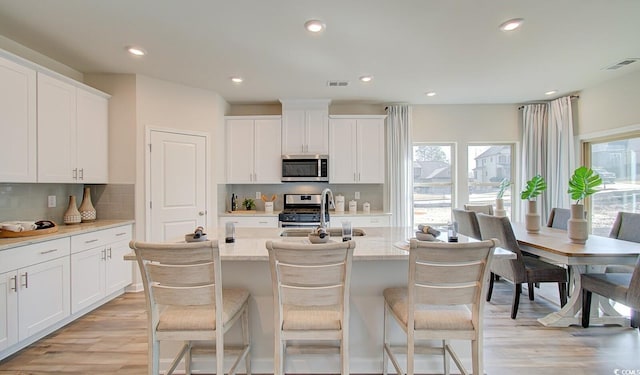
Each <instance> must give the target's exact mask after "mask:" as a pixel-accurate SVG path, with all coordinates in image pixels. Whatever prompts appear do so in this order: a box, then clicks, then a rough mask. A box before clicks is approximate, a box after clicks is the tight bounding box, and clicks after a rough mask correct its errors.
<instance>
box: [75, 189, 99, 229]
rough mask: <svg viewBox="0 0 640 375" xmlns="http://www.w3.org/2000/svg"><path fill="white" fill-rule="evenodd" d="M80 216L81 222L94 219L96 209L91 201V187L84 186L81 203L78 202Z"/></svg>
mask: <svg viewBox="0 0 640 375" xmlns="http://www.w3.org/2000/svg"><path fill="white" fill-rule="evenodd" d="M78 210H79V211H80V216H82V222H86V221H94V220H95V219H96V209H95V207H93V204H92V203H91V189H89V188H88V187H85V188H84V195H83V196H82V203H81V204H80V208H79V209H78Z"/></svg>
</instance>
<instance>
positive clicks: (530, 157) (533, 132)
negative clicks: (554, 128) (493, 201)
mask: <svg viewBox="0 0 640 375" xmlns="http://www.w3.org/2000/svg"><path fill="white" fill-rule="evenodd" d="M547 109H548V107H547V105H546V104H528V105H525V106H524V108H523V109H522V126H523V131H522V181H521V184H520V186H521V187H522V189H524V187H525V186H526V185H527V181H528V180H530V179H531V178H532V177H533V176H535V175H537V174H540V175H541V176H542V177H544V178H545V180H546V173H544V172H545V171H544V166H545V165H546V160H545V159H546V158H545V154H546V150H547V148H546V146H547V144H546V128H547V119H548V117H547V112H548V111H547ZM547 182H548V181H547ZM545 195H546V194H545V193H543V194H542V195H540V196H538V198H537V200H538V211H540V210H541V209H542V207H546V204H544V203H543V198H544V196H545ZM518 198H520V194H519V193H518ZM525 205H526V203H525V202H524V201H522V200H521V206H520V208H521V209H520V213H521V215H520V221H524V214H525V213H526V208H525ZM539 213H540V216H541V217H547V216H546V214H545V213H544V212H539Z"/></svg>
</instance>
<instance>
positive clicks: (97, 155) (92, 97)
mask: <svg viewBox="0 0 640 375" xmlns="http://www.w3.org/2000/svg"><path fill="white" fill-rule="evenodd" d="M38 182H63V183H68V182H78V183H106V182H108V98H107V97H105V96H102V95H99V94H97V93H93V92H89V91H88V90H84V89H81V88H79V87H76V86H74V85H72V84H70V83H67V82H64V81H62V80H59V79H56V78H53V77H50V76H48V75H46V74H42V73H38Z"/></svg>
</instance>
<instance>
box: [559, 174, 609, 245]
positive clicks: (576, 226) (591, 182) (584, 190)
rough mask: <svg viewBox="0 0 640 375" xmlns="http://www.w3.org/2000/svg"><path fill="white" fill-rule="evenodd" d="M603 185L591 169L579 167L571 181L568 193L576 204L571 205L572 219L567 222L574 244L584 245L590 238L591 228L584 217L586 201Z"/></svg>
mask: <svg viewBox="0 0 640 375" xmlns="http://www.w3.org/2000/svg"><path fill="white" fill-rule="evenodd" d="M600 185H602V178H600V175H598V174H597V173H596V172H594V171H593V170H592V169H591V168H587V167H585V166H582V167H578V168H577V169H576V170H575V171H573V175H572V176H571V178H570V179H569V189H568V190H567V193H569V195H570V196H571V199H573V200H575V201H576V202H575V203H574V204H572V205H571V218H570V219H569V221H568V222H567V233H568V235H569V239H570V240H571V242H573V243H579V244H583V243H585V242H586V241H587V238H589V232H588V230H589V228H588V223H587V220H586V218H585V217H584V203H583V202H584V199H585V198H586V197H588V196H590V195H591V194H593V193H595V192H596V191H597V190H596V188H597V187H598V186H600Z"/></svg>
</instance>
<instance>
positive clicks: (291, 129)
mask: <svg viewBox="0 0 640 375" xmlns="http://www.w3.org/2000/svg"><path fill="white" fill-rule="evenodd" d="M305 124H306V114H305V110H304V109H287V110H283V111H282V154H284V155H287V154H294V155H295V154H304V153H305V152H306V132H305V127H306V125H305Z"/></svg>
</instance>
